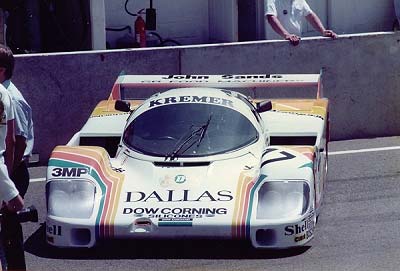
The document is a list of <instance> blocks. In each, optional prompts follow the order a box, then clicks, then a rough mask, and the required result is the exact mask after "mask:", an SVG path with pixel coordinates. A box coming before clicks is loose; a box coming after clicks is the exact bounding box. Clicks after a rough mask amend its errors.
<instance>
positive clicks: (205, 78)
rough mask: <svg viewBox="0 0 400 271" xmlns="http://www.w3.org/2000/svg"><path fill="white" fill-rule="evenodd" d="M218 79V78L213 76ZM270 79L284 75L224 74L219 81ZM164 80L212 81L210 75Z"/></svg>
mask: <svg viewBox="0 0 400 271" xmlns="http://www.w3.org/2000/svg"><path fill="white" fill-rule="evenodd" d="M213 77H217V76H213ZM270 78H282V75H279V74H275V75H271V74H247V75H232V74H224V75H221V76H220V78H217V79H218V80H229V79H270ZM161 79H164V80H192V79H194V80H207V79H210V76H209V75H190V74H186V75H174V74H171V75H168V76H167V77H161Z"/></svg>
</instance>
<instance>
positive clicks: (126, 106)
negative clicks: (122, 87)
mask: <svg viewBox="0 0 400 271" xmlns="http://www.w3.org/2000/svg"><path fill="white" fill-rule="evenodd" d="M114 108H115V110H118V111H122V112H130V111H131V104H130V103H129V102H126V101H122V100H116V101H115V105H114Z"/></svg>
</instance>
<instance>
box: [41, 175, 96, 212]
mask: <svg viewBox="0 0 400 271" xmlns="http://www.w3.org/2000/svg"><path fill="white" fill-rule="evenodd" d="M48 185H49V187H48V195H49V198H48V213H49V215H54V216H59V217H69V218H89V217H90V216H91V215H92V212H93V206H94V194H95V186H94V184H93V183H91V182H89V181H86V180H57V181H52V182H50V183H49V184H48Z"/></svg>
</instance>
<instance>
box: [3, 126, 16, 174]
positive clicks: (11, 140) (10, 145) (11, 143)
mask: <svg viewBox="0 0 400 271" xmlns="http://www.w3.org/2000/svg"><path fill="white" fill-rule="evenodd" d="M14 122H15V120H14V119H12V120H8V121H7V135H6V153H5V157H4V158H5V164H6V166H7V170H8V174H11V173H12V170H13V167H14V152H15V130H14V129H15V128H14V126H15V123H14Z"/></svg>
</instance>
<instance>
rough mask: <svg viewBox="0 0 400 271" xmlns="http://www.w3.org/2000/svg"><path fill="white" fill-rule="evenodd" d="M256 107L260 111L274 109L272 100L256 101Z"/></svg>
mask: <svg viewBox="0 0 400 271" xmlns="http://www.w3.org/2000/svg"><path fill="white" fill-rule="evenodd" d="M256 109H257V112H258V113H262V112H266V111H270V110H271V109H272V103H271V101H262V102H258V103H256Z"/></svg>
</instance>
